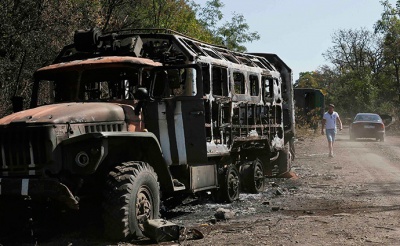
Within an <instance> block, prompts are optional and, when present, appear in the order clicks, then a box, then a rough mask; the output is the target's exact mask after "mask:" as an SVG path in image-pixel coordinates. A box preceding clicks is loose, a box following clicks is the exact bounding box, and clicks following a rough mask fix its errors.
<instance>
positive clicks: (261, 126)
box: [0, 29, 294, 239]
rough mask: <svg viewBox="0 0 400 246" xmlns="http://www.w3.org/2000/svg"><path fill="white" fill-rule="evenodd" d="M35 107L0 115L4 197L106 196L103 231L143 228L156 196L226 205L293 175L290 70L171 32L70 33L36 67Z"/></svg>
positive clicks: (155, 210) (155, 209)
mask: <svg viewBox="0 0 400 246" xmlns="http://www.w3.org/2000/svg"><path fill="white" fill-rule="evenodd" d="M32 91H33V93H32V99H31V105H30V109H27V110H24V111H20V112H17V113H14V114H12V115H9V116H7V117H5V118H3V119H0V199H1V201H6V199H7V198H8V197H31V198H32V199H40V198H46V199H48V198H51V199H53V200H57V201H59V202H60V203H61V204H65V205H66V206H68V207H70V208H72V209H78V208H79V203H80V202H83V201H84V200H83V198H85V197H90V196H95V197H100V198H101V199H102V204H101V205H99V206H101V207H102V208H103V219H104V227H105V233H106V235H107V236H108V237H110V238H114V239H124V238H128V237H138V236H141V235H142V231H143V222H144V221H145V220H146V219H155V218H157V217H158V216H159V210H160V201H163V200H165V199H168V198H170V197H173V196H175V195H176V194H177V193H187V194H193V193H197V192H201V191H211V192H212V193H213V194H214V196H215V198H216V199H217V200H218V201H221V202H232V201H234V200H235V199H237V198H238V197H239V193H240V192H241V191H245V192H250V193H258V192H262V191H263V190H264V188H265V187H264V177H265V176H277V175H282V174H285V173H287V172H289V171H290V167H291V161H292V158H293V153H294V149H293V136H294V107H293V89H292V73H291V70H290V68H289V67H287V66H286V64H285V63H284V62H282V61H281V60H280V59H279V57H278V56H276V55H273V54H244V53H238V52H233V51H230V50H228V49H226V48H224V47H220V46H215V45H210V44H206V43H203V42H201V41H198V40H195V39H192V38H190V37H186V36H184V35H182V34H179V33H176V32H173V31H170V30H158V29H152V30H130V31H121V32H117V33H106V34H102V33H100V32H99V31H97V30H96V29H92V30H88V31H77V32H76V33H75V36H74V43H73V44H71V45H68V46H66V47H65V48H64V49H63V50H62V51H61V52H60V54H59V55H58V57H57V58H56V59H55V61H54V63H53V64H52V65H49V66H47V67H43V68H40V69H39V70H37V71H36V72H35V74H34V84H33V89H32Z"/></svg>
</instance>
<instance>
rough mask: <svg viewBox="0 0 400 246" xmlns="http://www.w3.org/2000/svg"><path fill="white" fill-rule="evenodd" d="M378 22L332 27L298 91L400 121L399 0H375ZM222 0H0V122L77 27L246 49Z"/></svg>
mask: <svg viewBox="0 0 400 246" xmlns="http://www.w3.org/2000/svg"><path fill="white" fill-rule="evenodd" d="M381 4H382V6H383V12H382V15H381V19H379V20H377V21H376V24H375V25H374V26H373V27H372V28H370V29H372V31H370V30H369V29H366V28H365V27H360V28H359V29H347V30H346V29H344V30H337V31H335V32H334V33H333V34H332V46H331V47H330V48H328V49H327V50H326V51H325V52H324V53H323V54H322V55H323V56H324V57H325V58H326V61H327V64H326V65H321V66H320V67H319V68H318V69H316V70H315V71H305V72H301V73H300V77H299V79H298V80H297V81H295V87H298V88H317V89H321V90H322V92H323V93H324V94H325V102H326V105H327V104H328V103H334V104H335V105H336V110H337V111H338V112H340V115H341V116H342V118H352V117H353V116H354V115H355V114H356V113H357V112H376V113H379V114H389V115H392V116H395V117H396V118H399V117H398V116H399V115H400V110H399V109H398V105H399V103H400V0H398V1H397V4H396V5H395V6H393V5H391V4H390V3H389V1H388V0H384V1H382V2H381ZM223 9H224V3H223V2H222V1H221V0H210V1H208V2H206V3H205V4H204V5H203V6H202V5H199V4H197V3H195V1H193V0H153V1H145V0H135V1H132V0H93V1H85V0H65V1H51V0H38V1H30V0H18V1H16V0H2V1H0V11H1V13H2V14H1V15H0V22H1V23H2V24H1V25H0V63H1V64H2V65H1V66H0V117H2V116H4V115H7V114H9V113H11V112H12V107H11V100H10V99H11V98H12V97H14V96H18V97H23V98H24V105H25V107H26V106H28V100H29V96H30V93H31V91H30V90H31V87H30V85H31V81H32V74H33V72H34V71H35V70H36V69H38V68H39V67H42V66H44V65H48V64H51V63H52V61H53V59H54V57H56V55H57V53H58V52H59V51H60V49H61V48H62V47H63V46H64V45H66V44H69V43H72V42H73V40H72V38H73V33H74V31H75V30H78V29H89V28H93V27H98V28H100V29H101V30H102V31H103V32H107V31H112V30H121V29H133V28H135V29H138V28H167V29H172V30H175V31H178V32H181V33H183V34H185V35H188V36H191V37H194V38H197V39H200V40H202V41H206V42H209V43H214V44H219V45H224V46H227V47H228V48H230V49H233V50H236V51H246V47H245V46H244V44H245V43H247V42H251V41H254V40H258V39H259V38H260V36H259V34H258V33H257V32H256V31H251V28H250V26H249V25H248V24H247V22H246V19H245V17H244V16H243V15H242V14H240V13H233V15H232V18H231V19H230V20H227V21H226V20H225V19H224V12H223ZM297 121H298V122H301V120H300V121H299V120H297Z"/></svg>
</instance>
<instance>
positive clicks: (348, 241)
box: [0, 129, 400, 246]
mask: <svg viewBox="0 0 400 246" xmlns="http://www.w3.org/2000/svg"><path fill="white" fill-rule="evenodd" d="M334 148H335V157H334V158H329V157H328V153H327V143H326V138H325V136H315V137H312V138H304V139H298V141H297V142H296V159H295V161H294V166H293V171H294V173H295V174H296V176H295V177H294V178H291V179H268V180H267V183H268V185H267V189H266V190H265V192H263V193H261V194H257V195H252V194H241V195H240V200H239V201H237V202H234V203H232V204H216V203H213V202H212V201H211V200H208V198H207V197H203V198H201V199H186V200H185V201H184V204H183V205H181V206H178V207H177V208H175V209H173V210H172V211H169V212H168V213H164V214H163V217H165V218H166V219H168V221H171V222H173V223H176V224H179V225H182V226H185V227H186V228H187V229H189V230H190V229H193V228H195V229H198V230H199V231H201V232H202V233H203V235H204V238H203V239H198V240H183V241H181V242H167V243H162V245H178V244H179V243H180V244H181V245H400V220H399V219H400V137H398V136H390V135H389V136H387V137H386V141H385V142H377V141H375V140H371V139H360V140H358V141H350V140H349V136H348V132H347V130H346V129H345V130H343V131H342V132H339V134H338V136H337V142H336V143H335V147H334ZM218 208H225V209H229V210H230V211H231V212H233V213H234V217H233V218H232V219H229V220H226V221H216V220H215V217H214V214H215V212H216V210H217V209H218ZM74 221H75V222H69V223H68V224H65V226H63V227H62V228H61V229H60V230H57V229H56V230H54V231H55V232H54V233H52V235H53V236H49V237H47V238H46V237H42V238H39V239H37V238H36V241H35V242H37V243H38V245H123V246H130V245H154V242H150V241H148V240H147V241H146V240H145V241H136V242H129V243H127V242H125V243H122V242H121V243H115V242H114V243H112V242H106V241H103V240H102V239H101V232H100V230H99V229H96V224H97V221H96V219H94V220H88V219H86V218H85V219H83V221H82V220H81V221H80V222H79V221H78V222H76V220H74ZM0 223H1V224H2V226H1V227H3V222H0ZM65 228H68V229H67V230H66V229H65ZM71 228H73V229H71ZM3 239H4V238H3ZM9 242H10V238H8V240H7V241H6V242H4V243H3V242H2V238H1V237H0V245H2V243H3V245H21V243H23V242H21V241H19V240H16V241H15V242H16V243H14V244H13V243H9ZM11 242H12V240H11ZM24 244H25V245H31V244H29V243H28V242H25V243H24Z"/></svg>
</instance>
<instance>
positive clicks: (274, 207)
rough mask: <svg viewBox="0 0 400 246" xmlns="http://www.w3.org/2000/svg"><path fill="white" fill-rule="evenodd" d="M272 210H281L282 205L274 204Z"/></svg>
mask: <svg viewBox="0 0 400 246" xmlns="http://www.w3.org/2000/svg"><path fill="white" fill-rule="evenodd" d="M271 209H272V211H279V210H280V209H281V207H279V206H273V207H271Z"/></svg>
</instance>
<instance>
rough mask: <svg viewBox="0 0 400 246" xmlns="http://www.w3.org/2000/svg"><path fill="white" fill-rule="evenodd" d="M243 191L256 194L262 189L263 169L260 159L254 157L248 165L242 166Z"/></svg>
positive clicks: (263, 184)
mask: <svg viewBox="0 0 400 246" xmlns="http://www.w3.org/2000/svg"><path fill="white" fill-rule="evenodd" d="M241 175H242V177H243V179H242V180H243V188H244V190H245V191H247V192H249V193H253V194H257V193H260V192H263V191H264V188H265V179H264V170H263V166H262V163H261V161H260V160H258V159H256V160H255V161H253V163H251V164H250V165H245V166H243V169H242V171H241Z"/></svg>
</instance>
